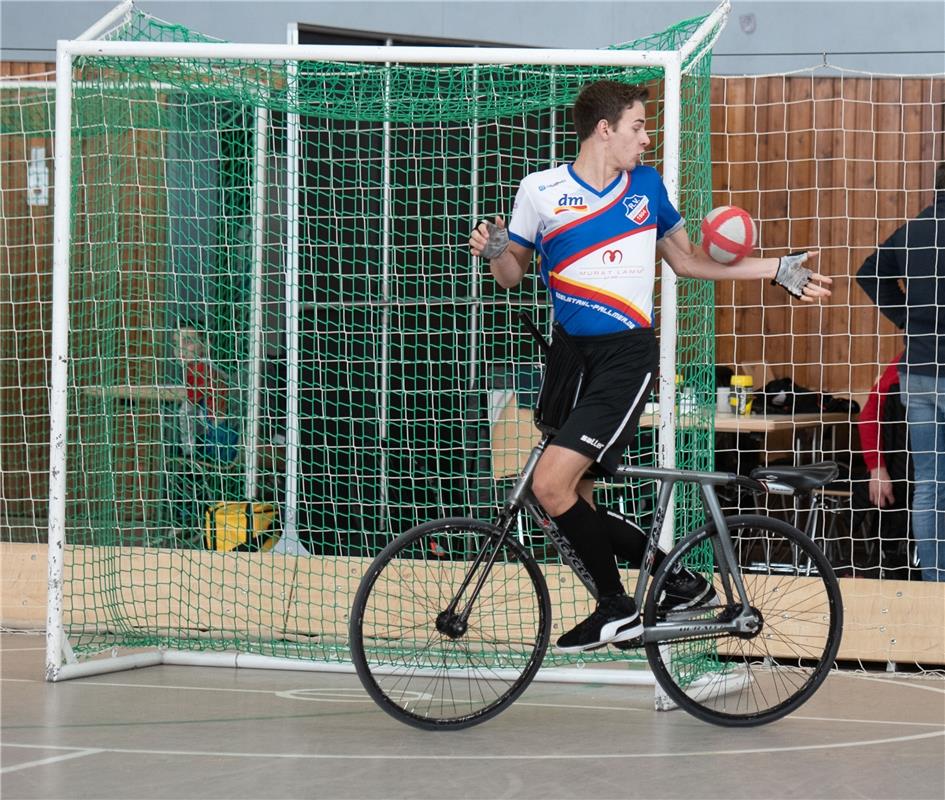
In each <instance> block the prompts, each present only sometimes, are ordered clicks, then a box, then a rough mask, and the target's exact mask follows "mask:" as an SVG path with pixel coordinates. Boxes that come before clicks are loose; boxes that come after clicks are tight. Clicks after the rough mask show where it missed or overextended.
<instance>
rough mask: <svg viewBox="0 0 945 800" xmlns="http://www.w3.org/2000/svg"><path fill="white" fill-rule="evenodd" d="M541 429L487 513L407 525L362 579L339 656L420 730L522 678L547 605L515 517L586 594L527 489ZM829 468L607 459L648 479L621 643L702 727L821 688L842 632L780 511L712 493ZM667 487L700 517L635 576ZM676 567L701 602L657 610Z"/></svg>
mask: <svg viewBox="0 0 945 800" xmlns="http://www.w3.org/2000/svg"><path fill="white" fill-rule="evenodd" d="M536 423H537V424H538V425H539V428H540V429H541V428H542V427H543V426H542V425H541V424H540V421H538V420H537V419H536ZM542 432H543V434H544V435H543V436H542V439H541V441H540V442H539V443H538V444H537V445H536V446H535V448H534V449H533V450H532V451H531V453H530V455H529V457H528V459H527V461H526V463H525V466H524V468H523V469H522V471H521V473H520V474H519V476H518V478H517V480H516V481H515V483H514V485H513V486H512V488H511V490H510V491H509V492H508V495H507V497H506V500H505V503H504V506H503V508H502V510H501V512H500V513H499V516H498V519H497V520H496V521H495V522H494V523H491V522H485V521H479V520H474V519H465V518H446V519H440V520H435V521H432V522H427V523H424V524H422V525H418V526H416V527H414V528H412V529H411V530H409V531H407V532H406V533H404V534H402V535H401V536H399V537H398V538H397V539H395V540H394V541H392V542H391V543H390V544H388V545H387V547H385V548H384V550H383V551H382V552H381V553H380V554H379V555H378V556H377V557H376V558H375V559H374V561H373V563H372V564H371V565H370V567H369V568H368V570H367V572H366V573H365V575H364V577H363V578H362V580H361V583H360V585H359V587H358V591H357V593H356V595H355V599H354V603H353V606H352V611H351V618H350V625H349V641H350V646H351V655H352V659H353V661H354V664H355V667H356V669H357V673H358V676H359V678H360V679H361V683H362V684H363V685H364V688H365V689H366V690H367V692H368V694H369V695H370V696H371V697H372V698H373V699H374V701H375V702H376V703H377V704H378V705H379V706H380V707H381V708H382V709H383V710H384V711H386V712H387V713H388V714H390V715H391V716H393V717H394V718H396V719H398V720H400V721H402V722H406V723H408V724H410V725H413V726H415V727H418V728H423V729H432V730H445V729H459V728H465V727H469V726H471V725H475V724H479V723H482V722H485V721H486V720H488V719H491V718H492V717H494V716H496V715H497V714H498V713H500V712H501V711H502V710H504V709H505V708H507V707H508V706H509V705H510V704H511V703H513V702H514V701H515V699H516V698H517V697H519V695H521V694H522V692H523V691H525V689H526V688H527V686H528V685H529V683H530V682H531V680H532V679H533V678H534V677H535V674H536V672H537V671H538V668H539V666H540V665H541V663H542V660H543V659H544V656H545V653H546V650H547V647H548V642H549V638H550V634H551V601H550V595H549V591H548V586H547V583H546V581H545V577H544V575H543V573H542V571H541V569H540V568H539V566H538V563H537V561H536V559H535V558H534V556H533V555H532V553H531V552H530V550H529V549H528V548H526V547H525V546H524V545H523V544H522V543H521V542H520V541H518V539H516V537H515V536H514V535H512V531H513V528H514V527H515V522H516V519H517V518H518V515H519V514H520V513H522V512H525V513H527V514H528V515H529V516H530V517H531V518H532V519H534V520H535V521H536V523H537V524H538V526H539V527H540V529H541V530H542V532H543V534H544V535H545V536H546V537H547V538H548V539H549V540H550V541H551V543H552V544H553V545H554V547H555V549H556V550H557V551H558V553H559V554H560V556H561V558H562V560H563V561H564V563H565V564H567V565H568V566H570V567H571V569H572V570H573V571H574V572H575V574H576V575H577V576H578V578H579V579H580V580H581V582H582V583H583V584H584V585H585V586H586V587H587V589H588V591H589V592H590V593H591V594H592V595H593V596H594V597H595V598H596V596H597V592H596V587H595V586H594V582H593V579H592V578H591V576H590V574H589V573H588V572H587V570H586V568H585V567H584V565H583V564H582V563H581V562H580V560H579V559H578V558H577V557H576V555H575V553H574V552H573V550H572V549H571V547H570V546H569V544H568V542H567V541H566V540H565V539H564V538H563V537H562V535H561V534H560V532H559V531H558V529H557V527H556V526H555V524H554V521H553V520H552V519H551V518H550V517H549V516H548V515H547V514H546V513H545V512H544V510H543V509H542V508H541V506H540V505H539V503H538V501H537V499H536V498H535V496H534V495H533V494H532V492H531V479H532V474H533V472H534V470H535V466H536V465H537V463H538V459H539V458H540V457H541V454H542V453H543V452H544V450H545V448H546V447H547V446H548V444H549V442H550V441H551V440H552V439H553V433H552V432H551V431H548V430H547V429H544V430H543V431H542ZM837 472H838V470H837V466H836V464H834V463H833V462H829V461H827V462H821V463H818V464H811V465H809V466H804V467H778V468H767V467H759V468H758V469H755V470H753V471H752V473H751V474H750V475H749V476H748V477H745V476H740V475H736V474H734V473H727V472H701V471H688V470H680V469H663V468H659V467H644V466H633V465H630V464H623V465H621V466H620V467H619V468H618V478H626V479H650V480H657V481H659V482H660V483H659V492H658V500H657V503H656V506H655V509H654V513H653V519H652V524H651V527H650V532H649V535H648V539H647V544H646V549H645V554H644V559H643V563H642V564H641V566H640V568H639V572H638V576H637V580H636V586H635V589H634V593H633V597H634V600H635V601H636V603H637V607H638V608H642V609H643V624H644V632H643V635H642V637H640V638H639V639H638V640H635V641H634V642H632V643H630V644H631V646H639V645H642V646H643V648H644V649H645V652H646V657H647V661H648V662H649V665H650V668H651V669H652V671H653V674H654V676H655V678H656V680H657V682H658V683H659V685H660V686H661V687H662V688H663V690H664V691H665V692H666V695H667V696H668V697H669V698H670V699H671V700H672V701H673V702H674V703H676V704H677V705H678V706H679V707H681V708H683V709H685V710H686V711H688V712H689V713H691V714H693V715H694V716H696V717H697V718H699V719H702V720H704V721H706V722H710V723H714V724H718V725H725V726H750V725H760V724H763V723H767V722H772V721H774V720H776V719H779V718H781V717H783V716H785V715H786V714H789V713H791V712H792V711H794V710H796V709H797V708H798V707H799V706H801V705H802V704H803V703H804V702H806V701H807V700H808V699H809V698H810V697H811V695H813V693H814V692H815V691H816V690H817V688H818V687H819V686H820V684H821V683H822V682H823V680H824V678H825V677H826V675H827V673H828V672H829V670H830V668H831V666H832V665H833V663H834V660H835V658H836V655H837V651H838V649H839V647H840V638H841V635H842V628H843V607H842V601H841V596H840V587H839V584H838V582H837V579H836V576H835V575H834V574H833V571H832V569H831V567H830V564H829V563H828V561H827V559H826V557H825V556H824V554H823V552H822V551H821V550H820V549H819V548H818V547H817V546H816V545H815V544H814V543H813V542H812V541H811V540H810V538H808V537H807V536H805V534H804V533H802V532H801V531H800V530H798V529H797V528H795V527H794V526H792V525H790V524H788V523H787V522H785V521H783V520H780V519H777V518H772V517H768V516H764V515H760V514H743V515H735V516H730V517H726V516H725V515H724V513H723V511H722V507H721V504H720V502H719V499H718V496H717V494H716V487H719V486H734V487H737V488H741V489H745V490H748V491H751V492H758V493H776V494H782V495H794V494H796V493H804V492H810V491H811V490H813V489H816V488H819V487H821V486H823V485H825V484H827V483H829V482H830V481H832V480H834V479H835V478H836V476H837ZM680 482H690V483H698V484H699V487H700V491H701V494H702V501H703V506H704V508H705V510H707V511H708V513H709V517H708V518H709V521H708V522H707V523H706V524H704V525H702V526H701V527H699V528H697V529H696V530H694V531H692V532H691V533H689V534H688V535H687V536H685V537H684V538H683V539H682V540H681V541H679V542H678V544H676V545H675V547H674V548H673V549H672V550H671V551H670V552H669V554H668V555H667V556H666V557H665V559H664V561H663V562H662V564H661V565H660V567H659V569H658V570H657V571H656V573H655V575H653V576H652V581H651V580H650V577H651V576H650V571H651V568H652V565H653V562H654V556H655V553H656V549H657V547H658V541H659V536H660V532H661V530H662V527H663V520H664V517H665V515H666V512H667V510H668V508H669V506H670V502H671V497H672V492H673V487H674V486H675V485H676V484H677V483H680ZM680 563H682V564H683V565H684V566H686V567H688V568H693V569H696V570H697V571H700V572H701V573H702V574H703V575H704V576H705V577H707V578H709V579H710V580H711V581H712V582H713V585H714V588H715V590H716V593H717V597H718V601H719V604H718V605H717V606H713V607H698V608H695V609H690V610H688V611H679V612H674V611H664V610H661V609H660V599H661V598H662V597H663V591H664V589H663V587H664V584H665V582H666V580H667V578H668V576H670V574H671V573H672V572H673V570H674V569H675V568H676V565H677V564H680ZM700 568H701V569H700ZM622 649H625V648H622Z"/></svg>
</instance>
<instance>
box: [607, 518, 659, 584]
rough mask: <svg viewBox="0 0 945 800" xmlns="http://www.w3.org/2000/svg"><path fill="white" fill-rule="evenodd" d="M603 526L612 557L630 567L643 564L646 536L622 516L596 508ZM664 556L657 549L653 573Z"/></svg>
mask: <svg viewBox="0 0 945 800" xmlns="http://www.w3.org/2000/svg"><path fill="white" fill-rule="evenodd" d="M597 513H598V514H599V515H600V517H601V520H602V521H603V525H604V532H605V533H606V534H607V538H608V539H609V540H610V547H611V549H612V550H613V551H614V555H615V556H617V558H619V559H620V560H621V561H626V562H627V564H629V565H630V566H631V567H639V566H640V564H641V563H642V562H643V553H644V552H645V551H646V534H644V533H641V531H640V529H639V528H638V527H637V526H636V525H633V524H631V523H630V521H629V520H627V518H626V517H624V516H623V514H618V513H617V512H616V511H611V510H610V509H609V508H604V507H603V506H600V505H599V506H597ZM665 557H666V554H665V553H664V552H663V551H662V550H660V549H659V548H657V550H656V556H655V558H654V559H653V572H656V569H657V567H659V565H660V564H662V563H663V559H664V558H665Z"/></svg>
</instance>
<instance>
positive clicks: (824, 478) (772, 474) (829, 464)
mask: <svg viewBox="0 0 945 800" xmlns="http://www.w3.org/2000/svg"><path fill="white" fill-rule="evenodd" d="M839 472H840V469H839V467H837V465H836V464H835V463H834V462H833V461H819V462H817V463H816V464H805V465H804V466H802V467H756V468H755V469H753V470H752V471H751V473H750V474H749V477H750V478H753V479H754V480H756V481H769V482H770V481H776V482H778V483H785V484H787V485H788V486H791V487H792V488H794V489H796V490H798V491H810V490H811V489H818V488H820V487H821V486H824V485H825V484H828V483H830V482H831V481H832V480H834V479H835V478H836V477H837V475H838V474H839Z"/></svg>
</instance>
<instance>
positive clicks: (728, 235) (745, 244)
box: [702, 206, 758, 265]
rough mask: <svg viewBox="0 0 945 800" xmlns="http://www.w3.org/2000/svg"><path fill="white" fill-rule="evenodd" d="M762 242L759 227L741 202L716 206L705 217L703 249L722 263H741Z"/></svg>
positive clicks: (714, 259)
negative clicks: (742, 206)
mask: <svg viewBox="0 0 945 800" xmlns="http://www.w3.org/2000/svg"><path fill="white" fill-rule="evenodd" d="M757 243H758V228H757V227H756V226H755V221H754V220H753V219H752V218H751V217H750V216H749V215H748V212H747V211H745V210H744V209H741V208H739V207H738V206H719V207H718V208H713V209H712V210H711V211H710V212H709V213H708V214H706V218H705V219H704V220H702V249H703V250H705V252H706V255H708V256H709V258H711V259H712V260H713V261H718V262H719V263H720V264H729V265H731V264H737V263H738V262H739V261H741V260H742V259H743V258H744V257H745V256H747V255H750V254H751V251H752V250H754V249H755V245H756V244H757Z"/></svg>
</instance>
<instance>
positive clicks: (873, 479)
mask: <svg viewBox="0 0 945 800" xmlns="http://www.w3.org/2000/svg"><path fill="white" fill-rule="evenodd" d="M895 501H896V496H895V494H894V493H893V485H892V480H891V479H890V477H889V472H888V471H887V470H886V467H876V469H871V470H870V502H871V503H872V504H873V505H874V506H876V507H877V508H886V506H891V505H892V504H893V503H894V502H895Z"/></svg>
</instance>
